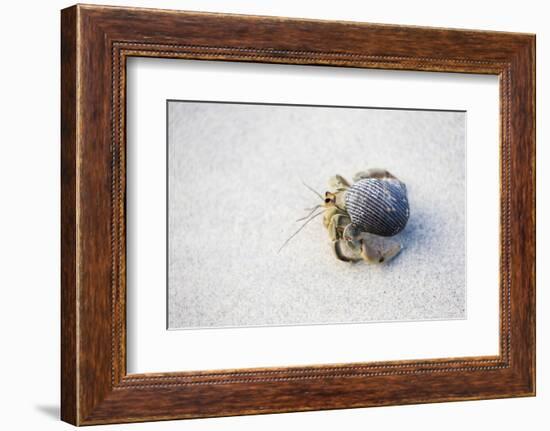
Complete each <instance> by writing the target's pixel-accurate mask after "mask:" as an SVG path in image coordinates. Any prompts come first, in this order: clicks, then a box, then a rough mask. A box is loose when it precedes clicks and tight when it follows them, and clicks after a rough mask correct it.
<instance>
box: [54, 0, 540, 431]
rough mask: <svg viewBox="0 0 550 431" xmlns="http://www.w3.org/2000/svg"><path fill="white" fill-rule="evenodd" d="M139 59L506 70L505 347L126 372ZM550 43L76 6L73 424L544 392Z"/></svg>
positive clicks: (65, 14) (69, 66)
mask: <svg viewBox="0 0 550 431" xmlns="http://www.w3.org/2000/svg"><path fill="white" fill-rule="evenodd" d="M129 56H147V57H165V58H184V59H199V60H205V61H208V60H218V61H219V60H222V61H245V62H263V63H285V64H302V65H313V66H314V65H332V66H339V67H361V68H379V69H402V70H425V71H444V72H463V73H484V74H495V75H499V76H500V89H501V91H500V105H501V220H500V225H501V263H500V274H501V280H500V316H501V325H500V353H499V355H498V356H495V357H481V358H480V357H465V358H442V359H431V360H417V361H400V362H381V363H358V364H330V365H325V366H319V365H316V366H304V367H292V368H285V367H283V368H266V369H239V370H216V371H212V370H205V371H201V372H180V373H155V374H139V375H137V374H133V375H127V373H126V348H125V345H126V340H125V337H126V326H125V325H126V320H125V306H126V303H125V298H126V267H125V265H126V260H125V193H126V184H125V181H126V174H125V154H126V139H125V128H126V127H125V121H126V120H125V116H126V113H125V100H126V70H125V66H126V59H127V58H128V57H129ZM534 70H535V37H534V36H533V35H526V34H513V33H499V32H481V31H469V30H449V29H433V28H422V27H402V26H389V25H375V24H361V23H350V22H330V21H313V20H296V19H285V18H274V17H252V16H240V15H220V14H204V13H189V12H177V11H162V10H151V9H132V8H117V7H102V6H80V5H79V6H74V7H72V8H68V9H65V10H63V11H62V87H63V88H62V155H61V158H62V340H63V341H62V419H63V420H65V421H67V422H70V423H73V424H77V425H86V424H99V423H112V422H136V421H145V420H161V419H176V418H191V417H207V416H222V415H238V414H259V413H272V412H286V411H305V410H318V409H336V408H351V407H366V406H378V405H390V404H411V403H423V402H440V401H449V400H469V399H481V398H502V397H510V396H528V395H534V393H535V136H534V121H535V111H534V109H535V108H534V97H535V87H534V85H535V77H534Z"/></svg>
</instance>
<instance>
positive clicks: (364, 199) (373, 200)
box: [345, 178, 409, 236]
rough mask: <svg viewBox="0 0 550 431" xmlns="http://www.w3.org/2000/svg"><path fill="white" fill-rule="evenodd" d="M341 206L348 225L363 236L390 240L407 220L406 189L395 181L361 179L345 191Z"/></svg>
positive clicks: (407, 203)
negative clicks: (364, 234) (343, 207)
mask: <svg viewBox="0 0 550 431" xmlns="http://www.w3.org/2000/svg"><path fill="white" fill-rule="evenodd" d="M345 203H346V209H347V211H348V213H349V215H350V217H351V221H352V223H353V224H355V225H356V226H357V227H358V228H359V229H361V230H362V231H363V232H368V233H372V234H375V235H380V236H393V235H395V234H397V233H399V232H401V231H402V230H403V228H404V227H405V225H406V224H407V221H408V219H409V202H408V199H407V189H406V187H405V184H403V183H402V182H400V181H399V180H397V179H386V178H363V179H361V180H359V181H357V182H356V183H354V184H353V185H352V186H351V187H350V188H349V189H348V190H347V192H346V195H345Z"/></svg>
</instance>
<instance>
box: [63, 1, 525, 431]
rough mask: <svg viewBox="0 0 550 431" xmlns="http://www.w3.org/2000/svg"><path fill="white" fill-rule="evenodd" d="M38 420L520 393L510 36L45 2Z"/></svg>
mask: <svg viewBox="0 0 550 431" xmlns="http://www.w3.org/2000/svg"><path fill="white" fill-rule="evenodd" d="M61 48H62V65H61V66H62V67H61V69H62V94H61V101H62V103H61V106H62V112H61V117H62V149H61V162H62V173H61V174H62V175H61V188H62V196H61V204H62V286H61V290H62V327H61V330H62V346H61V350H62V364H61V365H62V382H61V387H62V391H61V392H62V400H61V415H62V419H63V420H65V421H67V422H69V423H72V424H75V425H91V424H105V423H118V422H138V421H152V420H167V419H180V418H199V417H212V416H229V415H241V414H259V413H274V412H289V411H306V410H322V409H337V408H353V407H370V406H382V405H396V404H413V403H431V402H442V401H454V400H475V399H490V398H502V397H516V396H533V395H534V394H535V108H534V100H535V76H534V73H535V72H534V71H535V37H534V35H529V34H517V33H504V32H488V31H472V30H451V29H439V28H438V29H436V28H424V27H404V26H391V25H379V24H366V23H352V22H330V21H315V20H299V19H289V18H276V17H255V16H241V15H221V14H212V13H197V12H179V11H168V10H153V9H135V8H120V7H104V6H93V5H86V6H83V5H77V6H73V7H70V8H68V9H64V10H63V11H62V28H61Z"/></svg>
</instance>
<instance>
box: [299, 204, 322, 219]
mask: <svg viewBox="0 0 550 431" xmlns="http://www.w3.org/2000/svg"><path fill="white" fill-rule="evenodd" d="M321 206H322V205H321V204H319V205H315V206H314V207H313V208H307V209H306V211H310V213H309V214H308V215H307V216H305V217H301V218H299V219H298V220H296V221H302V220H305V219H306V218H309V216H310V215H311V214H313V213H314V212H315V211H317V210H318V209H319V208H321Z"/></svg>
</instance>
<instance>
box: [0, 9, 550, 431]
mask: <svg viewBox="0 0 550 431" xmlns="http://www.w3.org/2000/svg"><path fill="white" fill-rule="evenodd" d="M103 3H107V4H115V2H109V1H106V0H105V1H103ZM69 4H70V3H68V2H63V1H48V2H38V1H28V2H9V3H6V4H3V9H2V15H1V18H0V19H1V25H0V29H1V30H0V31H1V32H2V42H3V56H2V68H1V69H0V74H1V75H2V76H1V78H2V79H0V86H1V87H0V94H1V95H2V98H1V103H2V105H1V106H2V112H1V114H2V115H1V118H2V123H1V125H2V127H1V128H0V134H1V138H0V142H1V155H0V179H1V182H0V184H2V186H1V189H0V191H1V193H2V204H3V205H2V212H1V215H0V217H1V221H2V223H0V253H1V256H0V257H1V262H2V266H1V271H0V286H1V288H2V295H3V297H2V300H1V301H0V307H1V308H0V319H1V327H2V336H3V343H2V355H1V356H0V365H1V370H2V382H1V384H0V397H1V400H0V401H1V402H2V407H3V408H2V416H1V417H0V421H1V424H2V428H5V429H10V430H18V429H40V430H52V429H70V426H69V425H66V424H63V423H61V422H59V421H58V419H57V416H58V409H59V404H58V399H59V387H58V385H59V218H60V216H59V9H60V8H62V7H65V6H68V5H69ZM116 4H121V5H124V4H126V5H133V6H150V7H153V6H154V7H165V8H174V9H188V10H209V11H219V12H234V13H249V14H264V15H283V16H295V17H310V18H323V19H345V20H357V21H370V22H380V23H393V24H412V25H431V26H440V27H457V28H478V29H488V30H506V31H524V32H535V33H537V48H538V49H537V56H538V58H537V64H538V66H537V76H538V82H537V92H538V94H537V114H538V115H537V116H538V118H539V122H538V127H537V135H538V142H539V146H538V168H539V169H538V174H537V176H538V185H539V187H538V188H539V194H538V203H537V209H538V215H537V218H538V220H539V229H538V232H539V234H538V241H537V244H538V261H539V263H540V262H545V261H548V259H549V258H550V256H549V255H548V240H550V238H549V235H550V232H549V230H548V228H547V225H545V224H544V223H543V222H542V220H544V219H545V218H546V219H548V217H549V216H550V214H549V211H550V207H549V205H550V204H549V202H548V201H549V199H548V194H547V193H546V194H543V190H544V188H543V187H541V185H542V184H547V183H548V181H550V173H549V170H548V169H545V170H544V171H543V169H542V167H543V166H545V165H547V164H548V163H550V152H549V150H548V148H547V146H546V145H544V143H545V141H547V138H548V133H549V130H550V129H549V128H548V126H547V125H546V124H548V123H545V122H544V121H541V120H540V119H544V118H548V117H549V116H550V91H549V87H548V85H549V83H550V78H548V76H550V75H549V72H550V71H549V70H548V57H547V55H544V54H545V53H547V52H548V51H549V50H550V46H549V43H550V42H548V40H549V39H550V29H548V24H547V23H548V18H549V14H548V13H547V12H546V10H545V9H544V7H545V2H541V1H534V0H533V1H528V0H525V1H522V2H517V1H514V2H506V1H492V2H489V1H488V2H479V1H468V0H464V1H462V2H453V3H444V2H436V1H431V2H428V1H414V2H407V1H396V2H369V3H362V2H354V1H352V0H349V1H346V0H341V1H339V2H328V1H324V2H311V1H301V2H300V1H297V0H289V1H284V0H278V1H275V0H273V1H259V0H258V1H255V2H246V1H236V0H235V1H233V0H229V1H227V0H225V1H222V0H219V1H214V0H201V1H152V0H150V1H139V0H133V1H131V2H127V1H122V0H120V1H118V2H116ZM547 282H548V271H545V268H544V266H543V265H541V264H539V268H538V296H537V303H538V305H537V310H538V321H537V324H538V330H537V333H538V348H537V352H538V364H539V366H538V369H539V371H538V379H537V380H538V385H537V386H538V396H537V398H524V399H507V400H494V401H476V402H461V403H445V404H437V405H419V406H405V407H399V406H398V407H387V408H371V409H356V410H342V411H329V412H310V413H296V414H284V415H266V416H255V417H238V418H222V419H208V420H196V421H186V422H177V421H176V422H164V423H156V424H134V425H123V426H116V427H113V426H106V427H100V428H105V429H118V430H122V429H136V430H137V429H147V430H153V429H154V430H164V429H178V430H222V429H250V430H256V429H273V430H276V429H281V428H288V427H290V428H296V429H304V428H305V429H318V430H321V429H326V430H334V429H365V428H367V427H368V428H370V429H380V428H383V429H400V428H401V429H403V428H406V429H407V430H415V429H421V430H440V429H446V430H469V429H478V428H481V427H487V426H490V427H491V428H494V429H498V430H513V429H523V428H529V429H535V430H536V429H545V428H546V427H547V426H548V425H547V424H548V422H550V415H549V413H548V405H549V402H550V395H549V393H550V389H549V388H548V386H549V385H550V373H549V372H548V366H547V365H546V366H545V362H546V363H548V360H549V356H548V345H549V344H548V341H547V339H548V334H549V332H548V329H547V326H548V322H549V319H548V317H547V315H548V314H547V313H546V315H545V313H544V310H546V311H548V309H549V306H550V303H549V299H548V298H549V297H548V294H547V293H546V292H545V291H544V285H545V284H547Z"/></svg>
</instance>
